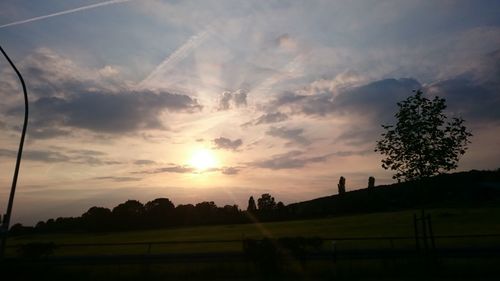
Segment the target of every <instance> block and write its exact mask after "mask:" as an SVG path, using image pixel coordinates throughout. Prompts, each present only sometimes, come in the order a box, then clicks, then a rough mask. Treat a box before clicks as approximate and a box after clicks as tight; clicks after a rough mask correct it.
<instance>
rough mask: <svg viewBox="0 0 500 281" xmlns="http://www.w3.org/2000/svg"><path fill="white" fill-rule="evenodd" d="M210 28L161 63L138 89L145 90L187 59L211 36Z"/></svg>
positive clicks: (188, 41)
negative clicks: (149, 84)
mask: <svg viewBox="0 0 500 281" xmlns="http://www.w3.org/2000/svg"><path fill="white" fill-rule="evenodd" d="M210 28H211V27H209V28H207V29H205V30H204V31H202V32H200V33H197V34H195V35H193V36H191V37H190V38H189V39H188V40H187V41H186V42H185V43H184V44H182V46H180V47H179V48H177V49H176V50H175V51H174V52H173V53H172V54H170V55H169V56H168V57H167V58H166V59H165V60H164V61H163V62H162V63H160V64H159V65H158V66H157V67H156V68H155V69H154V70H153V71H152V72H151V73H150V74H149V75H148V76H147V77H146V78H145V79H143V80H142V81H141V82H139V83H138V85H137V88H143V87H145V86H146V85H147V84H148V83H150V82H151V81H153V80H155V79H158V77H161V76H162V75H163V74H165V72H166V71H168V70H170V69H171V68H172V67H174V66H175V65H176V64H177V63H179V62H180V61H182V60H183V59H185V58H186V57H187V56H189V54H191V52H192V51H193V50H194V49H196V48H197V47H198V46H199V45H201V44H202V43H203V42H204V41H205V40H206V39H207V38H208V37H209V35H210Z"/></svg>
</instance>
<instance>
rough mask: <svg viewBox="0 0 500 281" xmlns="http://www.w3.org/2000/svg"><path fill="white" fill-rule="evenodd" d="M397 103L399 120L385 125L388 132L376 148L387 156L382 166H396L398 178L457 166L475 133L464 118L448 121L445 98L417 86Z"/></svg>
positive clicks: (425, 174)
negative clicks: (444, 111) (427, 92)
mask: <svg viewBox="0 0 500 281" xmlns="http://www.w3.org/2000/svg"><path fill="white" fill-rule="evenodd" d="M397 105H398V107H399V111H398V112H397V113H396V114H395V115H394V116H395V117H396V119H397V123H396V125H395V126H393V125H382V127H383V128H384V129H385V130H386V132H385V133H383V134H382V139H380V140H379V141H377V145H376V149H375V151H380V153H382V154H384V155H385V156H386V158H385V159H383V160H382V167H383V168H384V169H391V170H394V171H395V172H396V173H395V174H394V175H393V178H394V179H397V180H398V181H400V180H405V181H406V180H414V179H419V178H423V177H429V176H433V175H436V174H439V173H441V172H442V171H449V170H452V169H455V168H456V167H457V163H458V159H459V157H460V156H461V155H462V154H464V153H465V151H466V150H467V144H469V143H470V142H469V140H468V138H469V137H470V136H472V134H471V133H470V132H469V131H467V129H466V127H465V126H464V120H463V119H462V118H452V119H451V121H447V117H446V116H445V115H444V113H443V110H444V109H445V108H446V104H445V99H443V98H439V97H435V98H434V99H433V100H429V99H427V98H425V97H424V96H423V93H422V91H420V90H418V91H416V92H415V95H413V96H410V97H408V98H407V99H406V100H404V101H402V102H399V103H397Z"/></svg>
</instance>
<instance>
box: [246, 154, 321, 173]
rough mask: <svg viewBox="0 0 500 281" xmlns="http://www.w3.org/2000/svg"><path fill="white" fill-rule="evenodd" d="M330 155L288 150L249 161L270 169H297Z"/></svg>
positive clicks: (254, 164)
mask: <svg viewBox="0 0 500 281" xmlns="http://www.w3.org/2000/svg"><path fill="white" fill-rule="evenodd" d="M328 157H330V155H323V156H316V157H310V156H307V155H306V153H304V152H302V151H295V150H294V151H290V152H287V153H284V154H278V155H274V156H272V157H271V158H269V159H266V160H261V161H255V162H251V163H249V165H250V166H254V167H258V168H265V169H271V170H282V169H298V168H303V167H305V166H306V165H308V164H310V163H319V162H324V161H326V160H327V159H328Z"/></svg>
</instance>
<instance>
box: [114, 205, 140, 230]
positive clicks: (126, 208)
mask: <svg viewBox="0 0 500 281" xmlns="http://www.w3.org/2000/svg"><path fill="white" fill-rule="evenodd" d="M143 214H144V206H143V205H142V203H141V202H139V201H137V200H128V201H126V202H125V203H121V204H120V205H118V206H116V207H114V208H113V211H112V215H113V219H114V223H115V226H116V227H117V228H119V229H130V228H140V226H141V225H142V222H141V217H142V215H143Z"/></svg>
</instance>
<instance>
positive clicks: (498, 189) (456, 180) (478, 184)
mask: <svg viewBox="0 0 500 281" xmlns="http://www.w3.org/2000/svg"><path fill="white" fill-rule="evenodd" d="M499 202H500V169H499V170H496V171H475V170H472V171H469V172H460V173H454V174H443V175H439V176H435V177H432V178H429V179H424V180H419V181H413V182H405V183H396V184H391V185H381V186H377V187H374V188H370V189H368V188H366V189H359V190H354V191H351V192H347V193H345V194H342V195H332V196H327V197H322V198H317V199H314V200H310V201H304V202H300V203H295V204H290V205H288V206H287V208H288V211H289V212H291V213H293V214H295V215H297V216H298V217H300V218H309V217H318V216H328V215H346V214H356V213H370V212H386V211H398V210H405V209H418V208H446V207H449V208H461V207H488V206H498V203H499Z"/></svg>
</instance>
